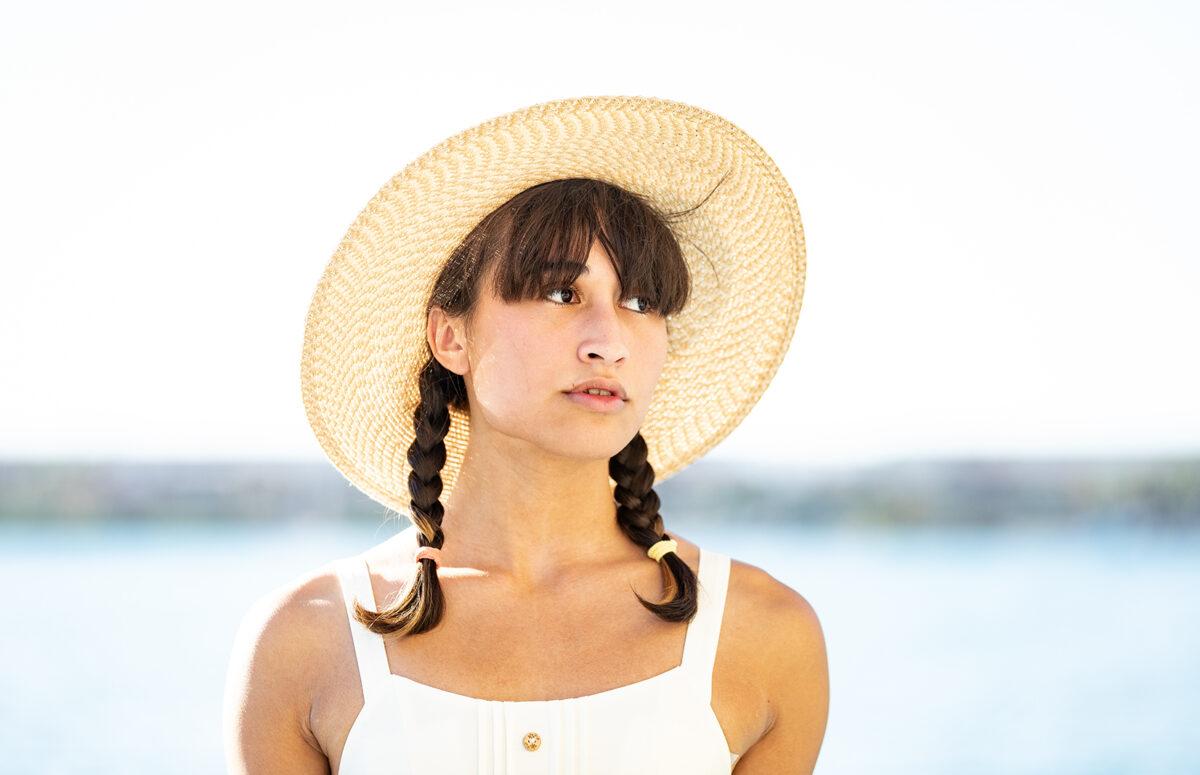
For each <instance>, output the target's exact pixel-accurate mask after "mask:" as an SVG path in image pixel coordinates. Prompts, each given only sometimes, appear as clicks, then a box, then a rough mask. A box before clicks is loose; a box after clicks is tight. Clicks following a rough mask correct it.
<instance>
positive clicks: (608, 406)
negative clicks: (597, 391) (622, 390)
mask: <svg viewBox="0 0 1200 775" xmlns="http://www.w3.org/2000/svg"><path fill="white" fill-rule="evenodd" d="M564 395H565V396H566V397H567V398H569V399H571V400H572V401H574V402H575V403H577V404H579V405H580V406H583V407H586V408H588V409H591V410H592V411H595V412H609V413H611V412H619V411H620V410H621V409H622V407H624V406H625V402H624V401H623V400H621V398H620V397H618V396H594V395H592V394H591V393H582V392H580V393H564Z"/></svg>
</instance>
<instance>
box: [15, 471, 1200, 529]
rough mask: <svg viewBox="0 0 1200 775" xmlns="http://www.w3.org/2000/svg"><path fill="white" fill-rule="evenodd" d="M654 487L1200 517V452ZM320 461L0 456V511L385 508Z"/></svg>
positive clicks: (101, 516) (790, 513)
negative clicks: (27, 458) (13, 458)
mask: <svg viewBox="0 0 1200 775" xmlns="http://www.w3.org/2000/svg"><path fill="white" fill-rule="evenodd" d="M655 491H656V492H657V493H658V494H659V496H660V498H661V499H662V503H663V505H662V509H663V514H664V518H666V517H667V516H668V515H670V514H672V513H681V514H682V513H685V514H687V515H688V517H689V519H696V520H700V521H706V520H709V519H713V520H722V521H724V520H727V519H729V518H730V517H731V515H732V516H734V517H736V518H737V519H739V520H744V521H761V522H772V523H797V524H810V525H889V526H923V525H927V526H938V525H1003V524H1014V523H1024V524H1034V523H1037V524H1057V525H1068V524H1076V523H1078V524H1088V525H1094V524H1106V525H1145V526H1153V527H1163V528H1169V527H1196V526H1200V454H1197V455H1195V456H1186V457H1174V458H1127V459H1112V458H1105V459H1102V460H1088V459H1060V460H1043V459H1038V460H1023V459H1002V458H991V459H984V458H970V459H967V458H963V459H944V460H912V461H903V462H896V463H888V464H879V465H871V466H860V467H844V468H836V469H834V468H821V469H806V468H805V467H803V466H796V467H795V468H781V467H776V468H774V469H771V468H769V467H763V468H753V469H751V468H745V467H742V468H739V467H738V466H733V465H729V464H726V463H719V462H714V461H711V460H699V461H697V462H696V463H694V464H692V465H691V466H689V467H688V468H686V469H684V470H683V471H681V472H680V473H678V474H677V475H675V476H673V477H671V478H670V479H668V480H667V481H665V482H659V483H658V484H657V485H656V486H655ZM396 514H397V512H395V511H394V510H391V509H388V508H386V507H384V506H383V505H382V504H379V503H376V502H375V501H373V500H371V499H370V498H369V497H367V496H366V495H365V494H363V493H362V492H360V491H359V490H358V489H357V488H355V487H354V486H352V485H351V484H350V483H349V482H348V481H347V480H346V479H345V478H343V477H342V475H341V473H340V472H338V471H337V470H336V469H335V468H334V467H333V466H332V465H331V464H329V463H325V462H314V463H296V462H227V463H221V462H215V463H214V462H197V463H176V462H161V463H126V462H108V463H105V462H97V463H90V462H89V463H80V462H19V461H5V462H0V522H5V523H11V522H45V521H48V520H51V521H56V522H64V523H91V522H106V521H122V522H129V521H180V520H203V521H206V522H212V521H218V522H219V521H228V522H277V521H281V520H284V521H295V520H332V521H337V520H361V519H371V520H382V519H386V518H387V517H389V516H395V515H396Z"/></svg>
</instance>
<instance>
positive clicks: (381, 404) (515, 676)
mask: <svg viewBox="0 0 1200 775" xmlns="http://www.w3.org/2000/svg"><path fill="white" fill-rule="evenodd" d="M689 203H691V206H685V205H687V204H689ZM681 206H685V207H683V209H679V210H676V209H675V208H679V207H681ZM439 257H441V258H439ZM804 267H805V255H804V241H803V232H802V229H801V225H800V219H799V213H798V211H797V208H796V204H795V198H794V196H793V195H792V193H791V190H790V189H789V188H788V186H787V183H786V181H785V180H784V179H783V177H782V175H780V173H779V171H778V169H777V168H776V167H775V165H774V164H773V163H772V162H771V160H770V159H769V157H767V155H766V154H765V153H764V152H763V151H762V149H761V148H759V146H758V145H757V144H756V143H754V141H753V140H751V139H750V138H749V137H747V136H746V135H745V134H744V133H742V132H741V131H740V130H738V129H737V128H736V127H734V126H733V125H732V124H730V123H728V122H727V121H725V120H724V119H721V118H720V117H718V116H715V115H713V114H711V113H708V112H706V111H703V110H700V109H698V108H694V107H691V106H687V105H683V104H681V103H677V102H671V101H667V100H660V99H652V98H634V97H594V98H582V99H577V100H561V101H557V102H552V103H545V104H542V105H536V106H533V107H530V108H525V109H523V110H520V111H516V112H514V113H510V114H507V115H505V116H501V117H500V118H497V119H493V120H492V121H489V122H487V123H485V124H482V125H480V126H478V127H475V128H473V129H471V130H468V131H466V132H463V133H461V134H459V135H456V136H455V137H453V138H450V139H449V140H447V141H445V142H444V143H442V144H440V145H439V146H437V147H436V148H434V149H432V150H431V151H429V152H428V153H426V154H425V155H423V156H422V157H421V158H419V159H418V160H416V161H415V162H413V163H412V164H411V165H409V166H408V167H407V168H406V169H405V170H404V171H402V172H401V173H400V174H398V175H397V176H396V177H395V178H393V179H392V181H390V182H389V183H388V185H386V186H385V187H384V188H383V189H382V190H381V191H380V192H379V194H378V195H377V196H376V197H375V198H373V199H372V200H371V202H370V203H369V204H368V205H367V207H366V209H364V210H363V212H362V214H361V215H360V216H359V218H358V220H357V221H356V222H355V224H354V225H353V226H352V227H351V229H350V231H349V233H348V234H347V235H346V238H345V240H344V241H343V242H342V244H341V246H340V247H339V249H338V251H337V253H335V255H334V257H333V259H332V260H331V262H330V265H329V267H328V268H327V270H326V272H325V275H324V276H323V278H322V280H321V283H320V285H319V287H318V289H317V293H316V295H315V297H314V299H313V304H312V306H311V308H310V311H309V316H308V320H307V323H306V329H305V345H304V355H303V365H302V383H303V389H304V401H305V407H306V411H307V413H308V417H309V420H310V422H311V424H312V426H313V429H314V431H315V432H316V435H317V437H318V439H319V440H320V442H321V444H322V447H323V448H324V450H325V451H326V453H327V454H328V455H329V457H330V460H331V461H332V462H333V463H334V465H335V466H336V467H337V468H338V470H340V471H341V472H342V473H343V474H344V475H345V476H346V477H347V479H349V480H350V481H351V482H352V483H353V484H355V485H356V486H357V487H359V488H360V489H362V490H363V491H364V492H366V493H367V494H368V495H370V496H371V497H373V498H375V499H376V500H378V501H379V502H380V503H382V504H384V505H386V506H388V507H389V508H392V509H395V510H397V511H399V512H401V513H405V514H407V516H408V517H409V519H410V520H411V522H412V525H411V526H410V527H409V528H408V529H406V530H404V531H402V532H401V533H399V534H398V535H396V536H394V537H393V538H390V539H389V540H387V541H385V542H383V543H381V544H380V545H378V546H375V547H373V548H371V549H368V550H367V551H365V552H363V553H362V554H361V555H357V556H354V557H347V558H339V559H336V560H334V561H333V562H331V563H329V565H327V566H325V567H322V568H320V569H317V570H316V571H314V572H312V573H310V574H307V575H305V576H304V577H303V578H299V579H297V580H295V581H294V582H293V583H291V584H288V585H286V586H285V587H284V588H281V589H279V590H275V591H274V592H272V593H270V594H268V595H266V596H264V597H263V598H261V599H260V600H259V601H258V602H257V603H256V604H255V606H253V607H252V609H251V610H250V611H249V612H248V613H247V614H246V617H245V619H244V621H243V625H242V627H241V630H240V631H239V634H238V639H237V643H236V645H235V648H234V652H233V657H232V660H231V664H230V671H229V682H228V686H227V694H226V709H225V736H226V750H227V759H228V764H229V768H230V771H231V772H232V773H253V774H255V775H257V774H258V773H282V772H286V773H294V774H303V773H314V774H315V773H334V775H379V774H382V773H394V774H397V775H398V774H400V773H422V775H431V774H434V773H489V774H491V775H500V774H501V773H504V774H506V775H515V774H516V773H572V774H574V773H606V774H613V773H622V774H623V773H655V774H656V775H666V774H668V773H681V774H682V773H687V774H688V775H697V774H703V773H729V772H730V771H731V770H732V769H733V768H734V767H735V766H736V768H737V772H738V773H760V774H763V773H770V774H771V775H778V774H779V773H811V772H812V771H813V768H814V766H815V763H816V759H817V753H818V750H819V748H820V745H821V741H822V739H823V736H824V732H825V725H826V718H827V714H828V671H827V661H826V654H825V644H824V638H823V635H822V631H821V627H820V624H819V622H818V619H817V616H816V614H815V613H814V612H813V609H812V607H811V606H810V605H809V604H808V602H807V601H806V600H805V599H804V598H803V597H802V596H801V595H800V594H799V593H797V592H796V591H794V590H792V589H790V588H788V587H787V586H785V585H784V584H782V583H780V582H779V581H777V580H775V579H774V578H772V577H771V576H770V575H769V574H767V573H766V572H764V571H762V570H760V569H759V568H756V567H754V566H752V565H749V564H747V563H743V562H740V561H735V560H732V559H731V558H729V557H728V556H725V555H723V554H720V553H718V552H715V551H713V550H711V549H706V548H704V547H701V546H697V545H696V544H695V543H693V542H691V541H688V540H686V539H685V538H683V537H682V536H680V535H679V534H678V533H672V534H668V533H666V532H664V526H663V517H662V515H661V514H660V511H659V508H660V501H659V498H658V495H657V494H656V493H655V491H654V489H653V484H654V482H655V480H656V478H657V479H658V480H662V479H664V478H666V477H667V476H669V475H671V474H673V473H675V472H676V471H678V470H679V469H681V468H683V467H684V466H686V465H687V464H688V463H690V462H692V461H693V460H694V459H696V458H697V457H699V456H700V455H701V454H703V453H704V452H705V451H707V450H708V449H709V448H711V447H712V446H713V445H714V444H716V443H717V442H718V441H719V440H720V439H721V438H723V437H724V436H725V435H727V434H728V433H729V432H730V431H731V430H732V429H733V428H734V427H735V426H736V425H737V423H738V422H740V420H741V419H742V418H743V417H744V416H745V415H746V413H747V412H749V410H750V408H751V407H752V406H753V405H754V403H755V402H756V401H757V400H758V398H759V397H760V396H761V394H762V392H763V390H765V388H766V385H767V383H768V382H769V381H770V379H771V377H772V376H773V375H774V373H775V371H776V369H777V367H778V365H779V362H780V361H781V360H782V358H783V355H784V353H785V352H786V351H787V348H788V345H789V343H790V340H791V335H792V332H793V330H794V327H795V322H796V318H797V314H798V312H799V308H800V299H801V296H802V295H803V278H804Z"/></svg>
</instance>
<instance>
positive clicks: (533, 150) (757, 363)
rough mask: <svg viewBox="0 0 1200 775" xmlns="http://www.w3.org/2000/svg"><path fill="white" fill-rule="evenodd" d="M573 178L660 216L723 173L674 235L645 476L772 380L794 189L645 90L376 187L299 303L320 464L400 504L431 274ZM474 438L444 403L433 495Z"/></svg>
mask: <svg viewBox="0 0 1200 775" xmlns="http://www.w3.org/2000/svg"><path fill="white" fill-rule="evenodd" d="M726 176H727V177H726ZM570 177H588V178H596V179H599V180H603V181H607V182H609V183H612V184H615V185H617V186H620V187H621V188H624V189H627V190H630V191H633V192H635V193H637V194H639V195H641V196H643V197H644V198H646V199H647V200H648V201H649V202H650V203H652V204H653V205H655V206H656V207H658V208H659V209H660V210H667V211H674V210H680V209H684V208H686V207H691V206H693V205H694V204H696V203H697V202H699V201H700V200H701V199H703V198H704V196H705V195H707V194H708V193H709V192H710V191H712V189H713V188H714V186H716V185H717V183H718V181H720V180H721V179H722V178H723V177H725V180H724V181H723V182H722V183H721V185H720V186H719V187H717V188H716V192H715V193H714V194H713V196H712V197H711V198H710V199H709V200H708V201H707V202H705V203H704V204H703V205H702V206H701V207H700V208H699V209H698V210H696V211H695V212H694V213H692V214H691V215H690V217H689V218H687V219H685V220H683V221H681V222H679V223H677V224H674V225H673V230H674V232H675V234H676V236H677V237H678V238H679V242H680V246H681V248H682V251H683V255H684V259H685V260H686V261H687V263H688V265H689V269H690V272H691V281H692V290H691V296H690V299H689V301H688V304H687V306H686V307H685V308H684V309H683V310H682V311H680V312H678V313H676V314H675V315H673V316H672V317H671V318H670V328H669V331H670V340H669V346H668V353H667V359H666V361H665V363H664V366H663V370H662V374H661V377H660V380H659V382H658V384H657V386H656V387H655V393H654V399H653V401H652V403H651V406H650V407H649V409H648V410H647V414H646V416H645V420H644V422H643V425H642V428H641V434H642V436H643V437H644V438H645V440H646V445H647V448H648V459H649V462H650V464H651V465H652V466H653V468H654V472H655V480H656V482H661V481H664V480H666V479H667V478H668V477H670V476H671V475H672V474H674V473H676V472H677V471H679V470H680V469H682V468H684V467H685V466H687V465H688V464H689V463H691V462H692V461H694V460H695V459H696V458H698V457H700V456H701V455H703V454H704V453H705V452H706V451H708V450H709V449H710V448H711V447H713V446H714V445H715V444H717V442H719V441H721V439H723V438H725V436H726V435H728V434H729V433H730V431H732V430H733V429H734V428H735V427H736V426H737V425H738V423H740V422H741V421H742V419H743V418H744V417H745V416H746V414H747V413H749V411H750V409H751V408H752V407H753V406H754V404H755V403H756V402H757V401H758V399H759V397H760V396H761V395H762V393H763V391H764V390H766V387H767V384H768V383H769V382H770V381H771V379H772V377H774V375H775V372H776V370H777V369H778V367H779V364H780V362H781V361H782V360H783V357H784V355H785V354H786V352H787V349H788V346H789V344H790V343H791V339H792V333H793V331H794V330H795V326H796V319H797V316H798V315H799V313H800V302H801V298H802V297H803V294H804V272H805V246H804V230H803V227H802V226H801V223H800V212H799V209H798V207H797V205H796V199H795V196H794V195H793V194H792V191H791V188H790V187H789V186H788V183H787V181H786V180H785V179H784V177H783V175H782V174H781V173H780V172H779V169H778V168H777V167H776V166H775V163H774V162H773V161H772V160H771V158H770V157H769V156H767V154H766V152H765V151H763V149H762V148H761V147H759V145H758V143H756V142H755V141H754V140H753V139H752V138H751V137H749V136H748V135H747V134H746V133H745V132H743V131H742V130H740V129H738V128H737V127H736V126H734V125H733V124H732V123H730V122H729V121H727V120H726V119H724V118H722V117H720V116H718V115H715V114H713V113H710V112H708V111H706V110H703V109H701V108H698V107H694V106H691V105H686V104H683V103H680V102H675V101H672V100H665V99H658V98H652V97H617V96H603V97H583V98H578V99H565V100H556V101H553V102H546V103H541V104H538V105H533V106H530V107H527V108H523V109H520V110H516V111H514V112H511V113H507V114H505V115H502V116H499V117H497V118H494V119H491V120H489V121H486V122H484V123H482V124H479V125H478V126H475V127H473V128H471V129H467V130H465V131H463V132H461V133H459V134H457V135H455V136H453V137H451V138H449V139H447V140H445V141H443V142H442V143H440V144H438V145H437V146H435V147H434V148H432V149H430V150H429V151H427V152H425V153H424V154H423V155H421V156H420V157H419V158H417V159H416V160H414V161H413V162H412V163H410V164H409V165H408V166H407V167H405V168H404V169H403V170H401V171H400V172H399V173H397V174H396V175H395V176H394V177H393V178H392V179H391V180H389V181H388V182H387V184H385V185H384V186H383V188H382V189H380V190H379V192H378V193H377V194H376V195H375V196H374V197H373V198H372V199H371V201H370V202H368V203H367V205H366V207H365V208H364V209H363V210H362V212H361V213H360V214H359V215H358V217H357V218H356V219H355V221H354V223H353V224H351V226H350V229H349V231H348V232H347V233H346V236H345V237H344V238H343V240H342V241H341V243H340V244H339V245H338V248H337V250H336V252H335V253H334V254H333V257H332V259H330V261H329V264H328V266H327V267H326V268H325V272H324V274H323V275H322V277H321V280H320V282H319V283H318V285H317V289H316V293H315V294H314V296H313V299H312V304H311V306H310V307H309V311H308V316H307V319H306V322H305V328H304V344H303V351H302V357H301V369H300V383H301V393H302V396H303V401H304V409H305V413H306V414H307V417H308V421H309V423H310V424H311V425H312V428H313V431H314V432H315V433H316V436H317V439H318V440H319V441H320V444H321V447H322V448H323V449H324V451H325V454H326V455H328V457H329V459H330V461H331V462H332V463H333V465H334V466H335V467H336V468H337V469H338V470H339V471H340V472H341V473H342V474H343V475H344V476H345V477H346V478H347V479H348V480H350V482H351V483H353V484H354V485H355V486H356V487H358V488H359V489H360V490H362V491H363V492H365V493H366V494H367V495H369V496H370V497H371V498H373V499H375V500H377V501H379V502H380V503H382V504H384V505H386V506H387V507H388V508H390V509H394V510H396V511H399V512H401V513H405V514H407V513H408V511H409V507H410V496H409V491H408V476H409V471H410V466H409V465H408V461H407V453H408V447H409V445H410V444H411V443H412V441H413V438H414V436H415V433H414V430H413V411H414V410H415V408H416V406H417V404H418V402H419V400H420V391H419V389H418V382H417V378H418V369H419V368H420V366H421V364H422V363H424V361H425V358H426V357H427V350H426V339H425V330H426V329H425V326H426V319H425V315H424V307H425V303H426V301H427V300H428V298H429V295H430V293H431V292H432V289H433V283H434V280H435V279H436V277H437V274H438V272H439V270H440V269H441V266H442V264H443V263H444V262H445V260H446V258H447V257H448V256H449V255H450V253H451V251H452V250H453V249H454V248H455V247H456V246H457V245H458V243H459V242H461V241H462V239H463V238H464V237H465V236H466V235H467V233H468V232H469V231H471V229H473V228H474V227H475V226H476V225H477V224H478V223H479V221H481V220H482V219H483V217H484V216H485V215H487V214H488V213H490V212H491V211H493V210H494V209H496V208H497V207H499V206H500V205H501V204H503V203H504V202H506V201H507V200H509V199H510V198H512V197H513V196H515V195H516V194H518V193H520V192H521V191H523V190H524V189H526V188H529V187H531V186H534V185H537V184H539V183H544V182H547V181H550V180H556V179H559V178H570ZM698 397H703V398H702V399H701V400H697V398H698ZM469 430H470V429H469V417H468V415H467V414H466V413H464V412H460V411H458V410H455V409H451V422H450V431H449V433H448V434H447V436H446V439H445V444H446V464H445V467H444V468H443V469H442V472H441V476H442V483H443V490H442V500H443V502H445V500H446V498H447V496H448V495H449V494H450V492H452V491H453V488H454V483H455V480H456V479H457V475H458V470H459V466H460V465H461V464H462V459H463V452H464V451H465V449H466V445H467V439H468V436H469ZM610 484H611V482H610Z"/></svg>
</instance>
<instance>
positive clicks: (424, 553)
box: [413, 546, 442, 568]
mask: <svg viewBox="0 0 1200 775" xmlns="http://www.w3.org/2000/svg"><path fill="white" fill-rule="evenodd" d="M424 559H430V560H433V564H434V565H436V566H437V567H439V568H440V567H442V550H441V549H435V548H433V547H432V546H422V547H421V548H420V549H418V550H417V551H416V553H415V554H414V555H413V560H414V561H415V562H420V561H421V560H424Z"/></svg>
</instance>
